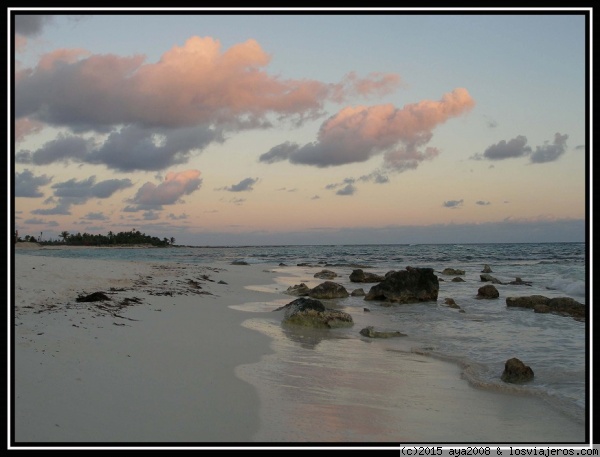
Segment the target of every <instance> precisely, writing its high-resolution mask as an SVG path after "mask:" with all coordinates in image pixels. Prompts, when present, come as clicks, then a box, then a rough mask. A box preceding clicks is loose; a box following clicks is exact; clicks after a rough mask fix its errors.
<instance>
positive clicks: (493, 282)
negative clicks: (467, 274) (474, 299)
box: [479, 274, 502, 284]
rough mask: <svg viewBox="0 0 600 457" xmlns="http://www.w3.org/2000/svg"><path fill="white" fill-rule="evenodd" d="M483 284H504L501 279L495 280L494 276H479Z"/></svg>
mask: <svg viewBox="0 0 600 457" xmlns="http://www.w3.org/2000/svg"><path fill="white" fill-rule="evenodd" d="M479 277H480V278H481V280H482V281H483V282H491V283H492V284H502V282H500V280H499V279H496V278H494V277H493V276H492V275H488V274H483V275H479Z"/></svg>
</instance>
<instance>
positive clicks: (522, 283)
mask: <svg viewBox="0 0 600 457" xmlns="http://www.w3.org/2000/svg"><path fill="white" fill-rule="evenodd" d="M509 284H511V285H513V286H530V285H531V283H530V282H525V281H523V280H522V279H521V278H519V277H517V278H515V280H514V281H511V282H509Z"/></svg>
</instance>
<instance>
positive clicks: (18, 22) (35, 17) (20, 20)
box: [14, 13, 54, 37]
mask: <svg viewBox="0 0 600 457" xmlns="http://www.w3.org/2000/svg"><path fill="white" fill-rule="evenodd" d="M14 19H15V22H14V31H15V33H16V34H18V35H23V36H26V37H33V36H37V35H39V34H40V33H41V32H42V30H43V28H44V26H46V25H47V24H50V23H51V22H52V21H53V20H54V15H51V14H18V13H17V14H15V15H14Z"/></svg>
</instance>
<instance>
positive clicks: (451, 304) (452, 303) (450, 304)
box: [444, 298, 460, 309]
mask: <svg viewBox="0 0 600 457" xmlns="http://www.w3.org/2000/svg"><path fill="white" fill-rule="evenodd" d="M444 303H445V304H447V305H448V307H449V308H455V309H460V306H458V305H457V304H456V302H455V301H454V299H453V298H446V299H444Z"/></svg>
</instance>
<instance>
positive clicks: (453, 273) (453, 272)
mask: <svg viewBox="0 0 600 457" xmlns="http://www.w3.org/2000/svg"><path fill="white" fill-rule="evenodd" d="M442 274H443V275H449V276H456V275H464V274H465V270H459V269H457V268H444V271H442Z"/></svg>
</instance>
